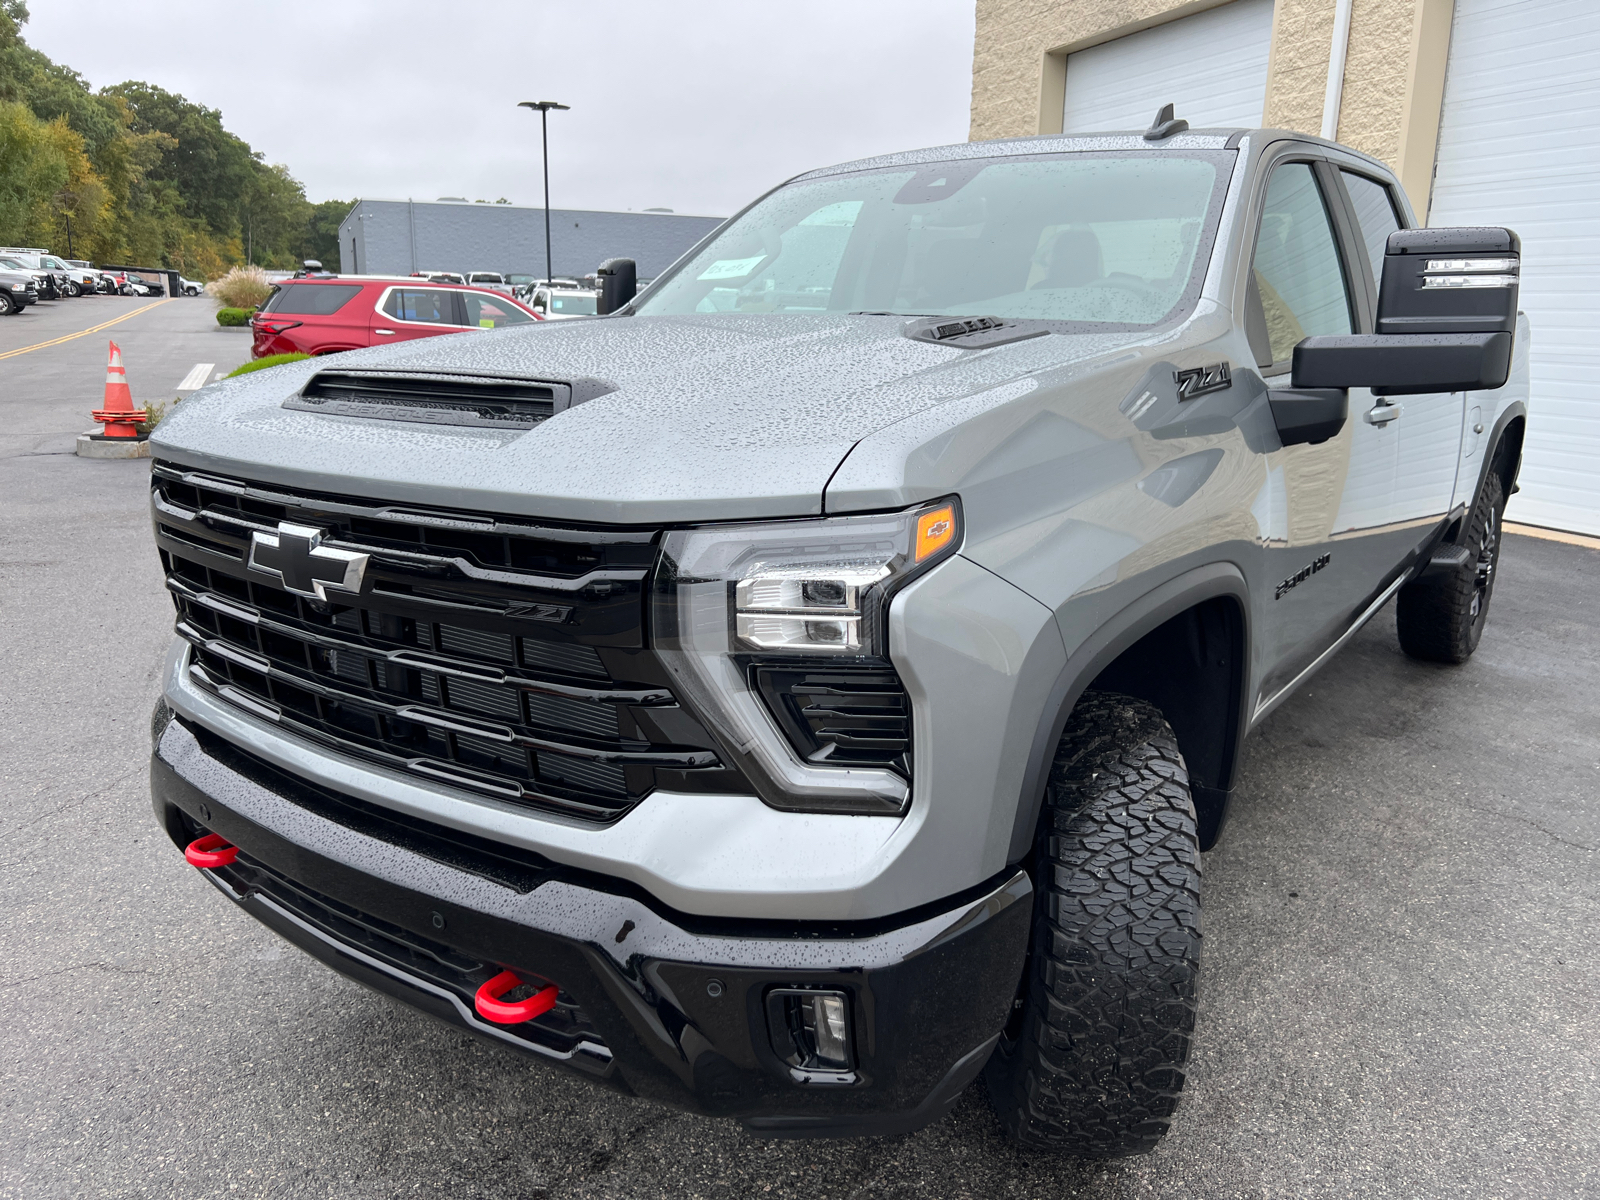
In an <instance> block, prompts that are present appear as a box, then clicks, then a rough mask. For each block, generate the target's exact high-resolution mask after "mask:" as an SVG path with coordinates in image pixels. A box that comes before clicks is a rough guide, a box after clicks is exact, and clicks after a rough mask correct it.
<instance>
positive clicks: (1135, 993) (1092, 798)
mask: <svg viewBox="0 0 1600 1200" xmlns="http://www.w3.org/2000/svg"><path fill="white" fill-rule="evenodd" d="M1034 863H1035V866H1034V883H1035V894H1036V897H1037V899H1036V908H1035V912H1034V927H1033V935H1032V948H1031V951H1030V954H1029V959H1028V965H1027V967H1026V968H1025V969H1024V972H1023V979H1022V986H1021V989H1020V991H1019V993H1018V996H1017V1001H1016V1006H1015V1008H1014V1009H1013V1012H1012V1018H1011V1021H1010V1023H1009V1024H1008V1025H1007V1027H1006V1030H1005V1032H1004V1034H1003V1035H1002V1036H1001V1039H1000V1044H999V1046H997V1047H996V1050H995V1053H994V1057H993V1058H992V1059H991V1060H990V1062H989V1066H988V1068H987V1082H988V1086H989V1094H990V1096H991V1098H992V1099H993V1101H994V1105H995V1108H996V1110H997V1111H998V1113H999V1115H1000V1119H1001V1121H1002V1123H1003V1124H1004V1126H1005V1129H1006V1133H1007V1135H1008V1136H1009V1137H1010V1138H1011V1139H1012V1140H1013V1141H1015V1142H1016V1143H1018V1144H1019V1145H1022V1146H1026V1147H1030V1148H1034V1149H1046V1150H1057V1151H1062V1152H1065V1153H1069V1154H1078V1155H1083V1156H1086V1157H1094V1158H1117V1157H1122V1156H1125V1155H1130V1154H1144V1153H1146V1152H1148V1151H1149V1150H1152V1149H1154V1148H1155V1145H1156V1143H1157V1142H1158V1141H1160V1140H1161V1137H1162V1135H1163V1134H1165V1133H1166V1131H1167V1126H1168V1123H1169V1120H1170V1118H1171V1116H1172V1113H1173V1110H1174V1109H1175V1108H1176V1107H1177V1104H1178V1093H1179V1090H1180V1089H1181V1088H1182V1087H1183V1081H1184V1071H1183V1067H1184V1063H1185V1062H1186V1061H1187V1060H1188V1057H1189V1042H1190V1038H1191V1036H1192V1034H1193V1031H1194V1019H1195V983H1196V979H1197V976H1198V972H1199V967H1200V851H1199V841H1198V837H1197V834H1196V823H1195V811H1194V801H1193V799H1192V798H1191V797H1190V794H1189V776H1188V772H1187V770H1186V769H1185V767H1184V763H1183V756H1182V755H1181V754H1180V753H1179V752H1178V744H1177V740H1176V739H1175V738H1174V737H1173V734H1172V729H1171V727H1170V726H1169V725H1168V724H1167V722H1166V720H1165V718H1163V717H1162V715H1161V713H1160V712H1159V711H1158V710H1157V709H1156V708H1154V707H1153V706H1151V705H1149V704H1146V703H1145V702H1144V701H1142V700H1134V699H1131V698H1130V697H1127V696H1118V695H1112V694H1110V693H1104V692H1089V693H1085V695H1084V696H1083V698H1082V699H1081V700H1079V702H1078V705H1077V708H1076V709H1074V711H1073V714H1072V721H1071V723H1070V724H1069V726H1068V728H1067V732H1066V733H1065V734H1064V735H1063V736H1062V739H1061V744H1060V746H1059V747H1058V748H1057V750H1056V756H1055V761H1054V763H1053V764H1052V765H1051V768H1050V784H1049V791H1048V794H1047V796H1046V802H1045V812H1044V815H1043V817H1042V819H1041V821H1040V828H1039V833H1038V841H1037V843H1036V847H1035V851H1034Z"/></svg>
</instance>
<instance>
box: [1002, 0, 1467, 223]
mask: <svg viewBox="0 0 1600 1200" xmlns="http://www.w3.org/2000/svg"><path fill="white" fill-rule="evenodd" d="M1218 2H1219V0H1184V2H1181V3H1180V2H1176V0H977V32H976V37H975V39H974V44H973V56H972V125H971V133H970V137H971V139H972V140H973V141H986V140H989V139H991V138H1004V137H1024V136H1027V135H1029V134H1035V133H1059V132H1060V130H1061V107H1062V101H1063V98H1064V92H1063V88H1064V86H1065V79H1066V71H1065V61H1066V56H1067V55H1068V54H1069V53H1071V52H1072V51H1074V50H1081V49H1083V48H1085V47H1087V46H1093V45H1096V44H1098V43H1100V42H1104V41H1109V40H1111V39H1112V38H1114V37H1121V36H1123V35H1125V34H1129V33H1134V32H1137V31H1138V30H1140V29H1147V28H1149V27H1151V26H1153V25H1158V24H1161V23H1162V22H1164V21H1169V20H1174V19H1176V18H1178V17H1182V16H1187V15H1189V14H1190V13H1194V12H1199V11H1201V10H1203V9H1206V8H1214V7H1216V5H1217V3H1218ZM1221 2H1226V0H1221ZM1334 3H1335V0H1276V4H1275V6H1274V10H1273V21H1272V51H1271V57H1270V60H1269V64H1268V69H1267V94H1266V104H1265V115H1264V117H1263V121H1264V123H1265V124H1266V125H1268V126H1270V127H1275V128H1279V129H1293V130H1296V131H1298V132H1302V133H1313V134H1314V133H1318V132H1320V130H1321V128H1322V106H1323V100H1324V96H1325V93H1326V88H1327V81H1328V60H1329V54H1330V53H1331V50H1332V42H1333V21H1334ZM1453 12H1454V0H1355V3H1354V7H1353V9H1352V16H1351V22H1350V43H1349V51H1348V57H1347V59H1346V62H1345V72H1344V89H1343V96H1342V102H1341V105H1340V112H1339V130H1338V139H1339V140H1340V141H1341V142H1344V143H1345V144H1346V145H1349V146H1353V147H1355V148H1356V149H1357V150H1362V151H1365V152H1366V153H1368V154H1371V155H1373V156H1374V157H1376V158H1380V159H1382V160H1383V161H1385V162H1387V163H1389V164H1390V165H1391V166H1392V167H1394V168H1395V170H1396V171H1398V172H1399V174H1400V178H1401V182H1402V183H1403V184H1404V185H1405V187H1406V191H1407V193H1408V194H1409V195H1410V196H1411V200H1412V204H1413V206H1414V207H1415V208H1416V209H1417V211H1418V214H1419V215H1422V214H1425V212H1426V209H1427V192H1428V188H1429V187H1430V186H1431V181H1432V175H1433V157H1434V150H1435V147H1436V145H1437V142H1438V132H1439V105H1440V101H1441V99H1442V96H1443V91H1444V65H1445V55H1446V52H1447V50H1448V47H1449V37H1450V19H1451V16H1452V14H1453ZM1179 115H1180V116H1182V114H1181V113H1180V114H1179Z"/></svg>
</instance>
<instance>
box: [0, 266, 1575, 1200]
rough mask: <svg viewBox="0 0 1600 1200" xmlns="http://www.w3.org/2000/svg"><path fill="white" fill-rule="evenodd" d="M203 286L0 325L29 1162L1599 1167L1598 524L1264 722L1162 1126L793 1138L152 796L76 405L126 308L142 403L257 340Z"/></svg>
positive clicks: (18, 1113)
mask: <svg viewBox="0 0 1600 1200" xmlns="http://www.w3.org/2000/svg"><path fill="white" fill-rule="evenodd" d="M212 312H213V307H212V305H211V304H210V303H209V302H207V301H205V300H189V299H181V298H180V299H174V300H170V301H166V302H161V303H153V302H151V301H148V300H135V299H125V298H120V297H117V298H112V297H107V298H92V299H84V300H80V301H75V302H64V303H57V304H54V305H41V306H40V307H39V308H38V309H34V310H30V311H29V312H28V313H27V314H25V315H24V316H22V317H18V318H14V319H11V318H8V319H6V320H4V321H3V322H0V414H3V422H0V460H3V465H0V501H3V503H4V506H5V511H6V513H7V514H8V520H7V521H6V523H5V525H4V527H3V533H0V615H3V629H4V633H5V636H4V638H3V639H0V714H3V719H4V726H3V727H4V729H5V730H6V733H7V736H6V738H5V742H4V748H3V750H0V779H3V780H4V784H5V803H4V807H3V810H0V866H3V869H0V904H3V907H0V1002H3V1004H4V1011H5V1013H6V1018H7V1019H6V1020H5V1021H4V1023H3V1026H0V1063H3V1064H4V1067H3V1069H4V1086H3V1088H0V1196H4V1197H17V1198H25V1200H40V1198H47V1197H82V1196H95V1197H118V1196H130V1197H132V1196H152V1197H154V1196H183V1197H202V1196H238V1197H254V1196H261V1197H300V1196H306V1197H312V1196H330V1195H338V1196H344V1197H359V1198H366V1197H391V1196H410V1195H428V1194H433V1195H438V1196H449V1197H451V1198H452V1200H456V1198H460V1200H468V1198H473V1197H483V1198H486V1200H533V1198H543V1200H554V1198H556V1197H561V1198H563V1200H565V1198H568V1197H573V1198H576V1197H590V1196H594V1197H602V1196H603V1197H629V1198H643V1197H658V1196H659V1197H666V1196H671V1197H689V1196H707V1197H728V1198H733V1197H746V1196H763V1197H764V1196H770V1197H791V1196H792V1197H805V1198H807V1200H820V1198H822V1197H875V1198H888V1197H896V1198H898V1197H906V1198H910V1197H939V1198H941V1200H943V1198H950V1197H966V1196H971V1197H985V1198H987V1197H1016V1198H1019V1200H1020V1198H1032V1197H1046V1196H1048V1197H1068V1196H1084V1197H1145V1196H1185V1197H1189V1196H1193V1197H1387V1196H1393V1197H1406V1198H1416V1197H1435V1196H1438V1197H1445V1196H1450V1197H1462V1196H1468V1197H1475V1198H1477V1197H1482V1198H1494V1197H1506V1198H1513V1197H1515V1198H1518V1200H1525V1198H1531V1197H1546V1196H1548V1197H1557V1196H1580V1195H1596V1194H1600V1006H1597V1004H1596V997H1597V995H1600V956H1597V955H1596V952H1595V938H1594V930H1595V929H1596V928H1597V927H1600V855H1597V847H1600V810H1597V807H1596V805H1595V797H1596V794H1597V793H1600V726H1597V723H1596V721H1595V713H1596V712H1597V711H1600V628H1597V618H1600V601H1597V599H1596V585H1597V583H1600V550H1595V549H1589V548H1585V547H1583V546H1578V545H1568V544H1561V543H1558V542H1553V541H1548V540H1542V539H1534V538H1531V537H1526V536H1511V537H1509V538H1508V541H1507V545H1506V548H1505V553H1504V559H1503V566H1502V575H1501V578H1500V582H1499V584H1498V590H1497V593H1496V596H1495V600H1494V611H1493V613H1492V616H1491V618H1490V623H1489V627H1488V630H1487V632H1486V633H1485V635H1484V638H1483V643H1482V646H1481V648H1480V649H1479V651H1478V653H1477V655H1476V657H1475V658H1474V659H1473V660H1472V661H1471V663H1470V664H1469V665H1467V666H1465V667H1461V668H1437V667H1431V666H1425V665H1422V664H1419V663H1416V662H1413V661H1410V660H1408V659H1406V658H1405V657H1403V656H1402V655H1401V653H1400V651H1399V648H1398V646H1397V644H1396V640H1395V635H1394V623H1393V617H1392V614H1391V613H1388V612H1385V613H1383V614H1380V616H1379V617H1378V618H1377V619H1376V620H1375V621H1373V622H1372V624H1371V625H1369V626H1368V627H1367V629H1366V630H1365V631H1364V632H1363V633H1362V634H1360V635H1359V636H1358V637H1357V638H1356V639H1355V640H1354V641H1353V642H1352V644H1351V645H1350V646H1349V647H1348V648H1347V649H1346V650H1345V651H1344V652H1343V653H1342V654H1341V655H1340V656H1339V657H1338V658H1336V659H1335V660H1334V662H1333V663H1332V664H1331V665H1330V666H1329V667H1328V668H1326V669H1325V670H1324V671H1323V672H1322V673H1321V674H1320V675H1319V676H1317V677H1316V678H1315V679H1314V680H1313V682H1312V683H1311V684H1310V685H1309V686H1308V687H1307V688H1306V689H1304V690H1303V691H1302V692H1301V693H1300V694H1298V695H1297V696H1295V697H1294V698H1293V699H1292V700H1290V701H1289V702H1288V703H1287V704H1285V705H1284V706H1283V707H1282V708H1281V709H1279V710H1278V711H1277V712H1276V713H1275V714H1274V715H1273V716H1272V717H1271V718H1270V719H1269V720H1268V721H1267V722H1266V724H1265V726H1264V727H1263V728H1262V730H1261V731H1260V732H1259V733H1258V735H1257V736H1256V737H1255V738H1254V739H1253V741H1252V742H1251V744H1250V748H1249V757H1248V761H1247V765H1246V770H1245V773H1244V777H1243V781H1242V785H1241V787H1240V789H1239V791H1238V793H1237V795H1236V799H1235V810H1234V816H1233V820H1232V823H1231V825H1230V827H1229V829H1228V830H1227V832H1226V833H1225V835H1224V838H1223V841H1222V844H1221V845H1220V846H1219V847H1218V848H1217V849H1216V850H1215V851H1214V852H1212V853H1211V854H1209V855H1208V856H1207V857H1206V859H1205V872H1206V880H1205V903H1206V910H1205V921H1206V924H1205V939H1206V949H1205V960H1204V968H1203V972H1202V987H1201V1016H1200V1026H1199V1032H1198V1039H1197V1042H1196V1050H1195V1055H1194V1058H1193V1060H1192V1063H1191V1073H1190V1078H1189V1085H1188V1088H1187V1090H1186V1092H1185V1100H1184V1103H1183V1105H1182V1106H1181V1108H1180V1110H1179V1113H1178V1117H1177V1120H1176V1122H1175V1124H1174V1127H1173V1132H1172V1134H1171V1136H1170V1137H1169V1138H1168V1139H1167V1140H1166V1141H1165V1142H1164V1143H1163V1144H1162V1146H1161V1147H1160V1148H1159V1149H1158V1150H1157V1151H1156V1152H1155V1153H1154V1154H1153V1155H1151V1156H1149V1157H1146V1158H1142V1159H1134V1160H1126V1161H1121V1162H1114V1163H1102V1164H1092V1163H1082V1162H1077V1161H1073V1160H1055V1159H1050V1158H1041V1157H1028V1156H1024V1155H1022V1154H1020V1153H1018V1152H1016V1151H1014V1150H1012V1149H1010V1148H1009V1147H1008V1146H1006V1145H1005V1143H1003V1142H1002V1141H1001V1140H1000V1138H999V1136H998V1132H997V1128H996V1124H995V1121H994V1118H993V1116H992V1115H991V1114H990V1112H989V1110H988V1107H987V1103H986V1101H985V1099H984V1097H983V1094H982V1091H981V1088H974V1089H972V1090H971V1091H970V1092H969V1093H968V1094H967V1095H966V1096H965V1097H964V1098H963V1100H962V1101H961V1103H960V1105H959V1107H958V1109H957V1110H956V1112H955V1113H954V1114H953V1115H952V1116H950V1117H949V1118H947V1119H946V1120H944V1121H943V1122H942V1123H940V1124H938V1125H936V1126H934V1127H933V1128H930V1129H928V1130H925V1131H924V1132H922V1133H920V1134H917V1135H913V1136H911V1137H907V1138H903V1139H894V1140H883V1139H869V1140H860V1141H847V1142H826V1141H799V1142H773V1141H765V1140H761V1139H758V1138H754V1137H752V1136H750V1135H748V1134H746V1133H744V1132H743V1131H742V1130H740V1129H739V1128H738V1127H737V1126H735V1125H732V1124H726V1123H719V1122H715V1121H710V1120H706V1119H703V1118H699V1117H695V1116H690V1115H686V1114H683V1113H679V1112H675V1111H671V1110H667V1109H664V1108H660V1107H657V1106H654V1105H652V1104H649V1103H646V1102H643V1101H638V1100H631V1099H624V1098H619V1097H615V1096H612V1095H610V1094H608V1093H602V1092H600V1091H597V1090H593V1089H591V1088H590V1087H589V1086H587V1085H585V1084H583V1083H581V1082H579V1081H576V1080H570V1079H568V1078H566V1077H564V1076H562V1075H559V1074H556V1073H554V1072H553V1071H550V1070H546V1069H543V1068H541V1067H539V1066H537V1065H533V1064H530V1063H528V1062H526V1061H524V1060H522V1059H519V1058H513V1057H511V1056H510V1055H508V1054H506V1053H503V1052H501V1051H498V1050H496V1049H494V1048H491V1047H488V1046H485V1045H481V1044H479V1043H477V1042H475V1041H473V1040H471V1039H469V1038H467V1037H465V1036H464V1035H461V1034H458V1033H456V1032H453V1031H451V1030H448V1029H445V1028H444V1027H442V1026H438V1025H435V1024H433V1023H431V1022H430V1021H429V1020H428V1019H427V1018H425V1017H422V1016H420V1015H417V1014H415V1013H413V1012H411V1011H410V1010H408V1009H406V1008H404V1007H402V1006H400V1005H398V1004H395V1003H393V1002H391V1001H389V1000H387V999H384V998H380V997H378V996H375V995H372V994H369V993H367V992H365V991H363V990H362V989H361V988H359V987H357V986H356V985H355V984H352V983H349V982H347V981H345V980H344V979H342V978H340V977H338V976H336V975H334V974H332V973H331V972H329V971H327V970H326V969H324V968H323V967H321V966H319V965H317V964H315V963H313V962H312V961H311V960H310V959H308V958H306V957H305V956H303V955H302V954H300V953H299V952H298V951H296V950H293V949H291V948H288V947H286V946H285V945H283V944H282V943H280V942H279V941H278V940H277V939H275V938H274V937H273V935H271V934H270V933H268V932H267V931H266V930H265V929H264V928H262V927H260V926H258V925H256V924H255V923H253V922H252V921H251V920H250V919H249V918H248V917H246V916H245V915H244V914H242V913H239V912H236V911H234V910H233V908H232V907H231V906H230V905H229V904H228V903H227V902H226V901H225V900H223V898H222V897H221V896H220V895H218V894H217V893H216V892H215V891H214V890H213V889H212V888H211V887H210V886H208V885H207V884H206V883H205V881H204V880H203V879H201V878H200V877H199V875H198V874H197V873H196V872H195V871H194V870H193V869H191V868H190V867H188V866H186V865H185V863H184V861H183V858H182V856H181V854H179V853H178V852H177V851H176V850H174V848H173V847H172V846H171V844H170V843H169V842H168V841H167V839H166V837H165V835H164V834H162V833H160V832H159V831H158V830H157V829H156V827H155V825H154V823H153V821H152V819H151V814H150V808H149V801H148V794H147V785H146V780H145V771H146V756H147V753H148V724H147V718H148V715H149V712H150V707H151V704H152V703H153V701H154V699H155V696H156V690H157V677H158V671H159V667H160V664H161V660H162V657H163V655H164V653H165V650H166V647H167V644H168V641H169V638H170V627H171V621H172V608H171V604H170V602H169V601H168V599H167V596H166V594H165V592H164V591H163V589H162V586H161V580H160V575H159V572H158V569H157V566H158V564H157V561H156V556H155V551H154V548H153V546H152V544H151V536H150V530H149V522H148V516H147V512H146V507H145V495H146V488H147V481H148V464H147V463H146V462H143V461H121V462H104V461H90V460H84V459H79V458H76V457H74V456H73V454H72V452H71V451H72V439H73V437H74V435H76V434H77V433H79V432H81V431H82V430H84V429H85V428H87V427H88V425H89V422H88V419H87V414H88V412H89V410H90V409H91V408H95V407H98V405H99V402H100V388H101V384H102V381H103V378H104V365H105V352H106V347H105V342H106V340H107V339H108V338H115V339H116V340H117V342H118V343H119V344H120V345H121V347H122V349H123V357H124V361H125V363H126V364H127V369H128V374H129V379H130V382H131V385H132V389H133V394H134V398H135V401H136V402H138V403H144V402H147V401H150V400H155V399H170V397H171V395H172V393H173V391H174V389H175V388H176V386H177V384H178V383H179V381H180V380H182V379H183V378H184V376H185V375H186V374H188V372H189V371H190V370H191V369H192V368H193V367H194V366H195V365H196V364H200V363H210V364H212V367H213V368H214V371H225V370H227V369H229V368H231V367H232V366H235V365H237V364H238V363H239V362H242V361H244V360H245V359H246V358H248V355H249V346H248V334H247V333H242V332H240V331H236V330H221V329H219V328H217V327H216V326H215V325H214V323H213V322H212ZM119 317H126V319H125V320H121V321H120V322H119V323H117V324H114V325H110V326H109V327H107V328H105V329H102V330H99V331H97V332H94V333H88V334H85V335H84V336H80V337H70V335H72V334H74V333H77V332H79V331H82V330H86V329H89V328H90V327H92V326H96V325H99V324H100V323H102V322H109V321H112V320H113V319H115V318H119ZM69 338H70V340H62V341H60V342H59V343H58V344H54V345H48V346H43V347H41V348H39V349H35V350H30V351H28V352H26V353H21V354H11V352H13V351H16V350H18V349H21V348H23V347H26V346H30V345H37V344H39V343H44V342H49V341H52V340H54V339H69ZM951 1002H952V1003H959V1002H960V998H959V997H952V998H951Z"/></svg>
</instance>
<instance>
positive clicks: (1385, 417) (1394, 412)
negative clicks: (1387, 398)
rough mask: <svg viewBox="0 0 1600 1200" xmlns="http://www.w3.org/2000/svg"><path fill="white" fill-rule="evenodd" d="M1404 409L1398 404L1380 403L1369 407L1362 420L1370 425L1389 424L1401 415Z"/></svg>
mask: <svg viewBox="0 0 1600 1200" xmlns="http://www.w3.org/2000/svg"><path fill="white" fill-rule="evenodd" d="M1402 411H1403V410H1402V409H1401V406H1400V405H1398V404H1379V405H1377V406H1375V407H1373V408H1369V409H1368V410H1367V412H1366V415H1365V416H1364V417H1363V418H1362V420H1364V421H1366V423H1367V424H1368V425H1387V424H1388V423H1389V422H1390V421H1392V420H1394V419H1395V418H1396V417H1398V416H1399V415H1400V413H1401V412H1402Z"/></svg>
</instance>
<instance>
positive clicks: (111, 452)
mask: <svg viewBox="0 0 1600 1200" xmlns="http://www.w3.org/2000/svg"><path fill="white" fill-rule="evenodd" d="M73 452H74V453H75V454H77V456H78V457H79V458H149V457H150V441H149V439H148V438H108V437H106V436H105V434H103V433H80V434H79V435H78V445H77V448H76V449H75V450H74V451H73Z"/></svg>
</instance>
